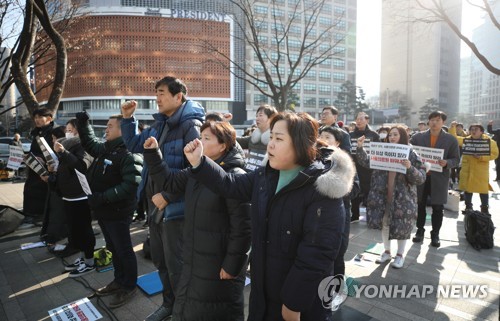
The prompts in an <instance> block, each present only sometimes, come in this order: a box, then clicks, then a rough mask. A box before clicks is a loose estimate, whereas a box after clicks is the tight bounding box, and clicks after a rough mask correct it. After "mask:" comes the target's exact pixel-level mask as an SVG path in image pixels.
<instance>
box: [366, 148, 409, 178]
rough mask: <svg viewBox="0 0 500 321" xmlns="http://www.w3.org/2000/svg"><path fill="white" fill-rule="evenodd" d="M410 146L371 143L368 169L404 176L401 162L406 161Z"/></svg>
mask: <svg viewBox="0 0 500 321" xmlns="http://www.w3.org/2000/svg"><path fill="white" fill-rule="evenodd" d="M363 145H364V144H363ZM409 154H410V146H408V145H402V144H392V143H378V142H372V143H371V144H370V168H371V169H378V170H383V171H392V172H398V173H403V174H406V167H405V166H404V165H403V164H401V161H403V160H405V159H408V155H409Z"/></svg>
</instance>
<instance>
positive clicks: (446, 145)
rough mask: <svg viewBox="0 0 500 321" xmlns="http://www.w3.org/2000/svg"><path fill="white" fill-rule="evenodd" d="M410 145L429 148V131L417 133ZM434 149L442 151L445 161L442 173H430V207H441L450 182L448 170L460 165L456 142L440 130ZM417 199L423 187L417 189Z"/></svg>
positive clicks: (444, 201)
mask: <svg viewBox="0 0 500 321" xmlns="http://www.w3.org/2000/svg"><path fill="white" fill-rule="evenodd" d="M410 143H411V144H412V145H416V146H424V147H431V132H430V129H428V130H426V131H425V132H421V133H417V134H415V135H413V136H412V137H411V139H410ZM434 148H441V149H444V155H443V159H445V160H446V161H447V165H446V167H443V171H442V172H434V171H431V172H430V177H431V191H432V193H431V203H432V205H443V204H446V202H447V201H448V183H449V180H450V169H451V168H455V167H457V166H458V164H459V163H460V151H459V148H458V141H457V139H456V138H455V137H453V136H452V135H450V134H448V133H447V132H445V131H444V130H442V129H441V133H439V137H438V139H437V142H436V146H434ZM417 189H418V195H419V197H420V196H421V195H422V194H423V191H424V188H423V185H421V186H419V187H418V188H417Z"/></svg>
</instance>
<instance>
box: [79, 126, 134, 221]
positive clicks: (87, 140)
mask: <svg viewBox="0 0 500 321" xmlns="http://www.w3.org/2000/svg"><path fill="white" fill-rule="evenodd" d="M78 133H79V134H80V139H81V142H82V146H83V147H84V148H85V151H86V152H87V153H89V154H90V156H92V157H94V161H93V162H92V164H91V165H90V167H89V169H88V171H87V175H86V176H87V180H88V182H89V186H90V189H91V190H92V194H97V195H101V197H102V201H103V204H102V205H101V206H99V208H95V209H94V211H93V212H94V216H95V218H96V219H98V220H102V219H103V220H120V219H123V218H126V217H128V216H132V214H133V213H134V211H135V208H136V205H137V197H136V194H137V186H139V183H140V182H141V171H142V159H141V158H140V157H139V156H137V155H134V154H132V153H130V152H129V151H128V150H127V148H126V147H125V143H124V142H123V139H122V138H121V137H118V138H116V139H113V140H112V141H106V142H105V143H101V142H99V140H98V139H97V138H96V136H95V135H94V131H93V130H92V127H90V125H89V124H88V122H79V123H78Z"/></svg>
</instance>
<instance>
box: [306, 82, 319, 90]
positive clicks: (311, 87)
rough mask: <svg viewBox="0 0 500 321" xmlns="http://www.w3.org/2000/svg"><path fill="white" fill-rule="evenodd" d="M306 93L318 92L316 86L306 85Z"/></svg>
mask: <svg viewBox="0 0 500 321" xmlns="http://www.w3.org/2000/svg"><path fill="white" fill-rule="evenodd" d="M304 90H305V91H316V84H310V83H309V84H307V83H306V84H304Z"/></svg>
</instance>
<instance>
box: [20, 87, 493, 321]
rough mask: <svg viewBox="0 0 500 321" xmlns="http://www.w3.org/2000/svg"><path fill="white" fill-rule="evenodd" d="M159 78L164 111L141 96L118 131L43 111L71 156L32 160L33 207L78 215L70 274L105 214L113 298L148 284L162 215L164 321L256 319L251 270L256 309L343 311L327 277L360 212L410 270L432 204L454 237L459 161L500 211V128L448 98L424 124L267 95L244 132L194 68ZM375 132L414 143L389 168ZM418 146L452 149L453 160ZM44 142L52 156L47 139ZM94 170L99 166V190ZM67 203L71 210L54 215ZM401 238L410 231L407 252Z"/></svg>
mask: <svg viewBox="0 0 500 321" xmlns="http://www.w3.org/2000/svg"><path fill="white" fill-rule="evenodd" d="M155 89H156V102H157V105H158V113H157V114H155V115H154V116H153V117H154V120H155V121H154V123H153V124H152V125H151V126H150V127H147V128H140V124H139V122H138V120H137V118H136V117H135V116H134V113H135V110H136V108H137V102H135V101H133V100H132V101H128V102H126V103H124V104H123V105H122V107H121V114H119V115H114V116H111V117H110V118H109V120H108V123H107V127H106V135H105V142H102V141H101V140H100V139H99V138H97V137H96V136H95V134H94V131H93V128H92V126H91V125H90V124H89V115H88V114H87V113H85V112H80V113H77V114H76V118H75V119H72V120H70V121H69V122H68V123H67V124H66V126H59V127H57V126H56V125H55V123H54V121H53V115H52V114H51V112H50V111H49V110H47V109H45V108H39V109H37V110H36V111H35V112H34V115H33V116H34V120H35V125H36V127H35V129H33V131H32V133H31V135H32V137H33V138H35V137H37V136H38V137H43V138H45V140H46V141H47V143H48V145H49V146H50V148H52V149H53V151H54V152H55V153H56V155H57V159H58V162H57V164H56V165H57V166H53V164H51V165H50V166H48V168H47V169H48V171H47V173H44V174H43V175H39V174H38V173H35V172H34V171H32V170H30V171H29V174H28V178H27V181H26V183H25V189H24V200H25V202H24V213H25V215H27V217H28V218H32V219H34V218H36V216H39V215H40V214H41V213H39V211H40V209H41V208H45V216H47V217H49V218H50V221H49V223H48V224H52V223H54V222H56V221H57V222H58V221H62V222H64V223H65V224H66V225H67V227H68V229H67V235H68V241H69V245H68V246H67V247H68V248H69V247H71V248H73V249H75V251H76V252H77V253H78V255H77V257H76V259H75V260H74V262H72V263H70V264H68V265H67V266H65V269H66V270H67V271H69V276H70V277H80V276H83V275H85V274H87V273H91V272H93V271H94V270H95V268H96V264H95V262H94V258H93V251H94V247H95V243H96V240H95V236H94V233H93V230H92V219H96V220H97V222H98V224H99V227H100V229H101V231H102V233H103V235H104V238H105V241H106V247H107V249H108V250H109V251H111V253H112V256H113V265H114V277H113V280H111V282H110V283H109V284H108V285H106V286H105V287H103V288H100V289H97V290H96V295H98V296H107V295H113V298H112V300H111V301H110V307H112V308H117V307H119V306H121V305H123V304H126V303H127V302H128V301H129V300H130V299H131V298H133V296H134V294H135V293H136V282H137V259H136V256H135V253H134V250H133V246H132V241H131V237H130V224H131V222H132V220H133V214H134V212H136V211H137V212H145V213H146V214H147V225H148V227H149V235H150V239H149V244H150V252H151V258H152V261H153V264H154V266H155V267H156V268H157V269H158V271H159V276H160V281H161V283H162V286H163V291H162V295H163V300H162V304H161V306H159V307H158V309H157V310H155V311H151V314H150V315H149V316H148V317H147V318H146V320H148V321H154V320H165V319H166V318H168V317H172V320H201V319H203V320H218V321H220V320H228V321H229V320H230V321H234V320H243V319H244V298H243V289H244V285H245V276H246V274H247V272H248V271H250V272H249V273H250V276H251V294H250V303H249V311H248V313H249V316H248V320H256V321H257V320H259V321H260V320H287V321H288V320H303V321H304V320H314V321H317V320H332V310H335V309H337V308H338V306H339V305H340V304H342V301H343V300H344V299H345V297H342V296H341V295H332V297H331V299H332V301H331V302H330V304H329V308H328V309H325V307H324V306H325V302H324V301H323V298H320V297H319V296H318V287H319V285H320V282H321V281H322V280H323V279H325V278H327V277H329V276H335V275H342V276H343V275H345V274H346V271H345V262H344V255H345V253H346V250H347V248H348V241H349V230H350V224H351V223H355V222H357V221H359V220H360V216H361V215H360V214H361V209H362V208H365V209H366V220H367V223H368V227H369V228H373V229H378V230H381V238H382V241H383V245H384V249H385V251H384V252H383V253H382V254H381V255H380V257H379V258H378V259H377V263H380V264H383V263H386V262H389V261H391V260H393V262H392V263H391V266H392V267H393V268H395V269H399V268H402V267H403V266H404V253H405V245H406V243H407V240H408V239H410V238H411V233H412V231H413V229H414V228H415V226H416V228H417V230H416V233H415V235H414V237H413V239H412V241H413V242H416V243H420V242H422V241H423V239H424V234H425V229H424V227H425V219H426V215H427V213H426V209H427V206H428V204H430V206H431V208H432V213H431V217H432V219H431V221H432V230H431V232H430V238H431V243H430V244H431V246H433V247H439V246H440V228H441V225H442V222H443V212H444V206H443V205H444V204H445V203H446V202H447V196H448V187H449V183H450V175H451V174H452V173H451V172H452V170H453V169H458V168H459V167H460V164H461V170H460V171H458V170H456V171H455V172H454V174H453V175H455V177H457V179H458V181H459V189H460V190H462V191H463V192H465V205H466V210H467V209H472V208H473V205H472V201H471V200H472V193H479V195H480V199H481V208H480V209H481V211H483V212H488V190H489V189H490V188H491V186H490V185H489V176H488V175H489V165H488V164H489V161H490V160H495V159H496V162H497V178H496V179H497V180H498V179H499V178H500V175H498V171H499V168H500V166H499V163H498V147H497V142H498V141H499V138H500V129H497V130H494V129H493V128H492V123H491V122H490V123H489V124H488V128H487V129H488V132H490V133H494V134H495V137H494V139H496V142H494V141H493V140H491V138H490V137H489V136H488V135H486V134H485V131H484V127H483V126H482V125H480V124H472V125H471V126H470V128H469V133H466V132H465V131H464V129H463V128H464V126H463V124H458V123H456V122H452V123H451V126H450V128H449V132H448V130H447V128H446V127H445V123H446V120H447V115H446V114H445V113H444V112H442V111H434V112H432V113H431V114H430V115H429V116H428V122H421V123H419V130H418V131H417V132H415V133H412V132H411V130H409V129H408V128H407V127H406V126H402V125H393V126H392V125H391V126H390V127H385V126H382V127H380V128H379V129H378V130H377V131H375V130H373V129H372V128H371V127H370V125H369V116H368V115H367V114H365V113H362V112H361V113H359V114H358V115H357V116H356V118H355V121H354V122H353V123H351V124H350V125H349V126H344V124H343V123H342V122H340V121H338V119H337V117H338V115H339V111H338V110H337V109H336V108H335V107H334V106H327V107H325V108H323V110H322V112H321V118H320V120H319V121H318V120H316V119H314V118H313V117H311V116H310V115H309V114H307V113H292V112H281V113H278V112H277V110H276V109H275V108H274V107H272V106H269V105H262V106H261V107H259V109H258V110H257V112H256V126H255V128H253V129H252V130H253V131H249V132H248V135H247V136H246V137H237V135H236V131H235V129H234V128H233V127H232V126H231V125H230V123H229V120H230V119H231V115H230V114H217V113H212V114H208V115H206V114H205V110H204V108H203V106H201V105H200V104H199V103H197V102H194V101H192V100H189V99H188V98H187V87H186V85H185V84H184V83H183V82H182V81H181V80H180V79H177V78H175V77H165V78H163V79H161V80H159V81H158V82H157V83H156V85H155ZM427 126H428V128H427ZM445 129H446V130H445ZM467 139H474V140H479V139H482V140H489V141H490V142H491V143H490V146H491V150H490V152H489V154H488V155H484V154H482V155H476V154H470V153H468V154H466V155H465V154H464V155H462V156H461V154H460V146H462V145H463V144H464V143H466V142H467ZM372 142H373V143H374V144H375V143H386V145H387V146H388V148H391V146H395V145H392V144H398V146H399V145H401V146H403V147H404V148H406V150H408V153H407V154H406V156H398V158H397V159H396V160H395V162H397V166H400V169H399V170H393V169H390V168H389V169H380V168H376V167H375V168H374V167H373V166H372V165H373V164H372V159H371V157H370V151H369V150H368V148H370V144H371V143H372ZM417 147H419V148H430V149H436V150H440V151H442V156H441V157H440V158H439V159H437V160H436V162H435V164H434V165H435V166H437V169H436V168H434V169H432V168H431V166H429V164H428V163H427V162H426V161H425V160H424V159H423V158H422V157H421V156H420V155H419V152H418V151H417ZM31 152H32V153H33V154H34V155H35V156H36V157H38V158H39V159H40V160H42V159H43V157H44V154H43V152H42V150H41V148H40V146H39V145H38V144H37V143H36V139H33V144H32V148H31ZM47 165H49V164H47ZM79 175H80V176H83V175H85V176H86V179H87V181H88V186H89V188H90V191H89V190H87V189H86V187H85V186H83V185H82V184H80V181H81V177H79ZM49 200H50V201H49ZM40 204H42V205H40ZM138 206H139V209H138ZM57 209H62V212H63V213H64V215H63V216H62V217H57V215H56V214H53V213H55V212H58V211H57ZM51 213H52V214H51ZM391 240H397V252H396V253H395V254H396V255H395V256H393V254H394V253H391V243H390V242H391ZM249 264H250V267H248V265H249ZM335 291H337V292H338V291H339V290H338V289H336V290H335Z"/></svg>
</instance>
